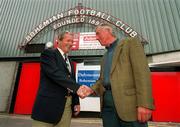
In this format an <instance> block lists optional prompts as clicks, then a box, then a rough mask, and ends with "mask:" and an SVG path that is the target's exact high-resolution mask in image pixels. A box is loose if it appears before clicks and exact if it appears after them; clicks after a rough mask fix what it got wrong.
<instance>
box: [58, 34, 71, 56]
mask: <svg viewBox="0 0 180 127" xmlns="http://www.w3.org/2000/svg"><path fill="white" fill-rule="evenodd" d="M58 38H59V43H58V47H59V48H60V49H61V50H62V51H63V52H64V53H68V52H69V51H70V50H71V47H72V46H73V36H72V34H71V33H69V32H67V33H64V34H62V35H61V36H60V37H58Z"/></svg>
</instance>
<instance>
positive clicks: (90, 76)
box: [77, 70, 100, 87]
mask: <svg viewBox="0 0 180 127" xmlns="http://www.w3.org/2000/svg"><path fill="white" fill-rule="evenodd" d="M99 75H100V71H99V70H78V75H77V79H78V80H77V82H78V83H79V84H81V85H87V86H89V87H90V86H92V85H93V84H94V83H95V82H96V80H97V79H98V78H99Z"/></svg>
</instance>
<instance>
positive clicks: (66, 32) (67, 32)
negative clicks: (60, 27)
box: [58, 31, 72, 41]
mask: <svg viewBox="0 0 180 127" xmlns="http://www.w3.org/2000/svg"><path fill="white" fill-rule="evenodd" d="M66 34H70V35H72V33H71V32H69V31H65V32H62V33H60V34H59V35H58V40H59V41H62V40H63V39H64V36H65V35H66Z"/></svg>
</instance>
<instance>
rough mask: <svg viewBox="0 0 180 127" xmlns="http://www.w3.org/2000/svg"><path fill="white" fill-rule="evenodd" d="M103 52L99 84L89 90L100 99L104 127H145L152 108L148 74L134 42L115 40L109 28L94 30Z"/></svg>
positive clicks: (141, 55)
mask: <svg viewBox="0 0 180 127" xmlns="http://www.w3.org/2000/svg"><path fill="white" fill-rule="evenodd" d="M96 38H97V40H99V42H100V43H101V45H102V46H105V47H106V48H107V52H106V53H105V55H104V57H103V60H102V64H101V71H100V78H99V80H98V81H97V82H96V83H95V84H94V85H93V86H92V89H93V90H94V91H95V92H96V93H98V94H99V95H100V98H101V109H102V118H103V126H104V127H147V121H148V120H149V119H150V118H151V113H152V110H153V109H154V106H153V98H152V88H151V79H150V70H149V67H148V63H147V60H146V56H145V54H144V50H143V47H142V44H141V43H140V41H139V40H138V39H137V38H127V39H124V40H121V41H120V40H118V39H117V38H116V36H115V35H114V34H113V29H112V27H111V26H110V25H108V24H104V25H101V26H98V27H97V28H96Z"/></svg>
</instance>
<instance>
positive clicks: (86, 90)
mask: <svg viewBox="0 0 180 127" xmlns="http://www.w3.org/2000/svg"><path fill="white" fill-rule="evenodd" d="M93 92H94V91H93V90H92V89H91V88H90V87H88V86H86V85H82V86H80V88H79V89H78V91H77V95H78V96H79V97H80V98H81V99H84V98H85V97H87V96H89V95H90V94H92V93H93Z"/></svg>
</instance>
